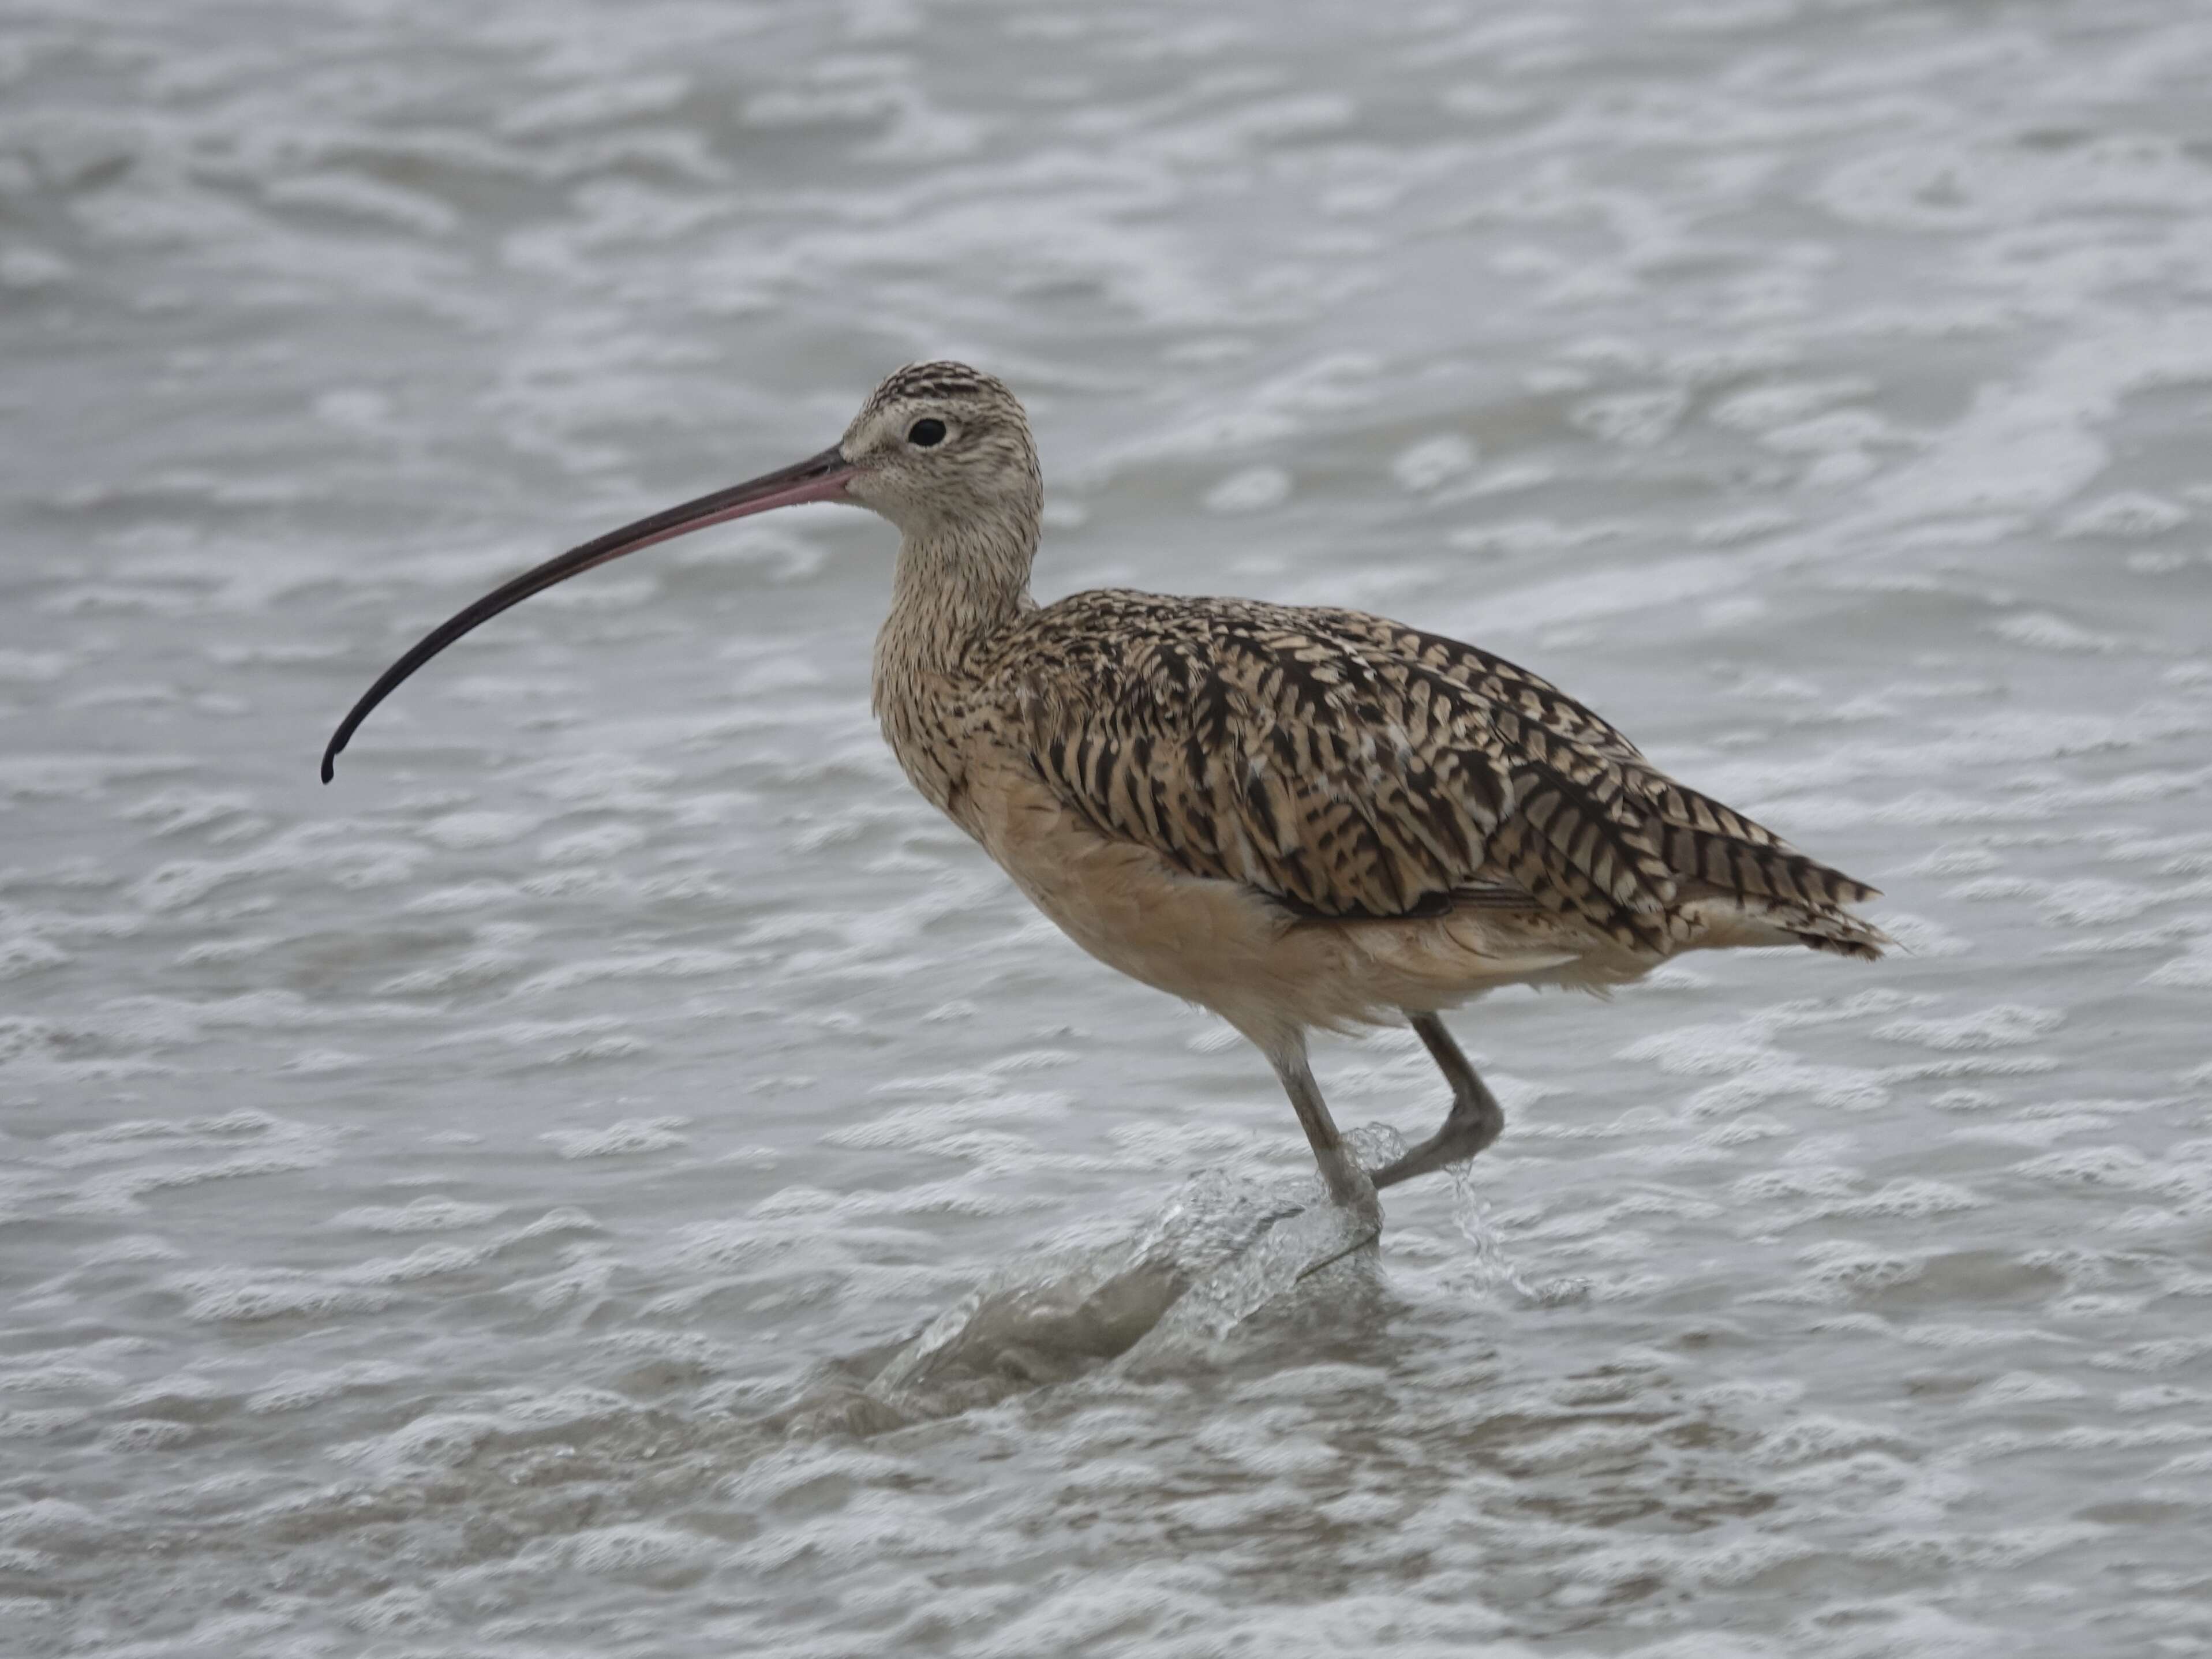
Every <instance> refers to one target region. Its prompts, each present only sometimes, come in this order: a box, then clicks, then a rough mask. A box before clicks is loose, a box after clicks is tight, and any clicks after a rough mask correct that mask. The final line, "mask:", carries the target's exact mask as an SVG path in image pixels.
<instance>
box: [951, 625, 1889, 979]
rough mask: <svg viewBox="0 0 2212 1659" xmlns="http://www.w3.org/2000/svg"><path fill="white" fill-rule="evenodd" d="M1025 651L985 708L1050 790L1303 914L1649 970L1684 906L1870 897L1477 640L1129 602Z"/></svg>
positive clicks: (1053, 628) (1020, 648)
mask: <svg viewBox="0 0 2212 1659" xmlns="http://www.w3.org/2000/svg"><path fill="white" fill-rule="evenodd" d="M1019 633H1020V635H1021V638H1020V639H1019V641H1018V642H1017V643H1016V645H1015V647H1014V648H1013V649H1012V650H1010V651H1009V652H1008V653H1006V656H1005V657H1004V658H1003V659H1002V664H1003V665H1002V666H1001V667H1000V668H999V669H998V670H997V671H995V672H994V675H993V676H992V678H991V679H990V681H989V683H988V686H987V703H988V704H989V705H990V706H991V708H993V709H994V713H995V714H996V715H997V716H998V718H997V719H996V720H994V724H995V725H998V726H1000V728H1001V731H1002V732H1003V733H1004V735H1005V736H1006V738H1008V739H1009V740H1011V741H1013V742H1016V743H1018V744H1019V745H1021V746H1022V747H1023V748H1024V750H1026V752H1027V755H1028V757H1029V759H1030V763H1031V764H1032V765H1033V766H1034V767H1035V769H1036V773H1037V775H1038V776H1039V777H1041V778H1042V780H1043V781H1045V783H1046V784H1047V785H1048V787H1050V788H1051V789H1052V790H1053V791H1054V793H1056V794H1057V795H1058V796H1059V797H1060V799H1062V800H1063V801H1065V802H1066V804H1067V805H1069V806H1070V807H1071V808H1073V810H1074V811H1078V812H1079V813H1080V814H1081V815H1082V816H1083V817H1085V819H1086V820H1088V821H1089V822H1090V823H1091V825H1092V826H1093V827H1094V828H1096V829H1098V830H1099V831H1100V832H1101V833H1102V834H1104V835H1107V836H1114V837H1115V838H1118V839H1121V840H1126V841H1130V842H1138V843H1140V844H1142V845H1145V846H1147V847H1150V848H1153V849H1154V850H1156V851H1158V853H1160V854H1163V855H1164V856H1165V857H1166V858H1167V859H1169V860H1170V861H1172V862H1173V863H1175V864H1176V865H1177V866H1180V867H1182V869H1185V870H1187V871H1189V872H1192V873H1193V874H1195V875H1203V876H1212V877H1217V878H1225V879H1229V880H1233V881H1238V882H1242V883H1244V884H1247V885H1249V886H1250V887H1252V888H1254V889H1255V890H1258V891H1260V892H1262V893H1265V894H1267V896H1270V897H1272V898H1273V899H1275V900H1276V901H1278V902H1280V903H1281V904H1283V905H1284V906H1285V908H1288V909H1290V910H1291V911H1293V912H1296V913H1297V914H1300V915H1308V916H1313V917H1317V918H1329V919H1340V920H1352V919H1358V918H1369V917H1374V918H1382V917H1404V916H1421V915H1436V914H1439V913H1441V912H1442V911H1443V910H1445V909H1448V908H1451V907H1452V906H1453V905H1455V904H1459V903H1487V904H1509V905H1510V904H1520V905H1530V904H1534V905H1541V907H1543V908H1547V909H1549V910H1552V911H1553V912H1555V913H1559V914H1561V915H1571V916H1574V917H1577V918H1578V919H1580V920H1581V921H1584V922H1587V923H1589V924H1590V925H1592V926H1594V927H1596V928H1597V929H1599V930H1601V931H1602V932H1603V933H1607V934H1608V935H1610V936H1612V937H1613V938H1614V939H1617V940H1618V941H1619V942H1620V944H1621V945H1625V946H1628V947H1630V948H1633V949H1640V950H1647V951H1648V950H1653V949H1658V950H1664V949H1666V948H1667V947H1668V944H1669V943H1670V942H1680V937H1681V935H1682V931H1683V928H1682V924H1681V923H1680V921H1679V919H1678V918H1677V917H1676V915H1675V914H1674V912H1675V910H1676V907H1677V905H1678V902H1680V900H1681V899H1682V898H1683V897H1684V896H1685V893H1686V888H1692V889H1694V890H1696V891H1697V892H1699V893H1702V892H1704V891H1705V890H1707V889H1708V888H1709V887H1715V886H1718V887H1724V888H1726V889H1727V890H1729V892H1731V893H1734V892H1737V891H1743V892H1748V893H1758V892H1760V891H1762V890H1766V891H1771V893H1773V894H1774V895H1775V896H1777V897H1778V898H1786V899H1788V900H1790V901H1791V902H1792V907H1793V909H1794V908H1796V905H1797V904H1800V903H1802V905H1804V906H1805V907H1807V908H1813V909H1818V908H1826V907H1828V906H1832V905H1833V904H1835V903H1838V902H1851V901H1853V900H1855V899H1857V897H1860V896H1870V895H1871V891H1872V890H1870V889H1867V888H1863V887H1862V886H1860V885H1859V884H1857V883H1853V882H1850V880H1849V879H1848V878H1844V877H1841V876H1837V875H1835V873H1834V872H1827V871H1825V870H1823V869H1822V866H1818V865H1814V864H1813V863H1812V861H1811V860H1807V859H1805V858H1804V857H1803V855H1802V854H1797V853H1796V852H1795V851H1794V849H1792V848H1789V847H1788V846H1787V845H1786V844H1785V843H1784V842H1781V841H1780V840H1778V838H1777V837H1775V836H1772V835H1771V834H1770V833H1769V832H1767V831H1766V830H1765V829H1761V828H1760V827H1759V825H1757V824H1755V823H1751V822H1750V821H1749V820H1748V819H1746V818H1743V817H1741V815H1739V814H1736V813H1734V812H1731V811H1729V810H1728V809H1727V808H1725V807H1723V806H1720V805H1717V803H1714V802H1711V801H1709V800H1707V799H1705V798H1704V797H1702V796H1699V795H1697V794H1695V793H1692V792H1691V791H1689V790H1686V789H1684V788H1682V787H1680V785H1677V784H1675V783H1674V782H1673V781H1671V780H1670V779H1668V778H1667V777H1666V776H1665V775H1663V774H1662V773H1660V772H1659V771H1658V770H1657V769H1656V768H1654V767H1652V766H1651V764H1650V762H1648V761H1646V760H1645V759H1644V757H1643V756H1642V755H1641V754H1640V753H1639V752H1638V750H1637V749H1636V747H1635V745H1634V744H1632V743H1630V742H1629V740H1628V739H1627V738H1626V737H1624V736H1622V735H1621V733H1620V732H1618V731H1616V730H1615V729H1614V728H1613V727H1612V726H1609V725H1607V723H1606V722H1605V721H1603V720H1600V719H1599V718H1598V717H1597V716H1596V715H1595V714H1592V713H1590V711H1589V709H1587V708H1583V706H1582V705H1581V704H1580V703H1577V702H1575V701H1574V700H1573V699H1571V698H1570V697H1567V696H1565V695H1564V694H1562V693H1561V692H1559V690H1556V689H1555V688H1553V686H1551V685H1550V684H1547V682H1545V681H1543V680H1541V679H1540V678H1537V677H1536V676H1534V675H1533V674H1530V673H1528V672H1527V671H1524V670H1522V669H1519V668H1516V667H1515V666H1514V665H1511V664H1510V663H1507V662H1504V661H1503V660H1502V659H1498V658H1495V657H1492V656H1491V655H1489V654H1488V653H1485V652H1481V651H1479V650H1477V649H1475V648H1474V647H1472V646H1468V645H1463V644H1461V643H1460V642H1458V641H1453V640H1448V639H1443V638H1441V637H1439V636H1437V635H1428V634H1423V633H1420V632H1419V631H1418V630H1416V629H1409V628H1406V627H1403V626H1401V625H1400V624H1398V623H1391V622H1388V621H1386V620H1384V619H1383V618H1381V617H1371V616H1368V615H1365V614H1364V613H1361V612H1358V611H1336V610H1328V609H1316V608H1304V607H1291V606H1281V605H1261V604H1258V603H1255V602H1252V601H1246V600H1235V599H1182V598H1176V597H1168V596H1157V595H1152V594H1144V593H1131V592H1112V591H1108V592H1090V593H1080V594H1077V595H1074V596H1073V598H1071V599H1063V600H1061V601H1060V602H1059V603H1058V604H1056V605H1051V606H1048V607H1047V608H1045V609H1044V610H1042V611H1036V612H1033V613H1031V615H1030V617H1029V618H1027V619H1026V620H1025V622H1024V625H1023V626H1022V628H1021V629H1020V630H1019ZM1808 872H1818V876H1817V877H1815V876H1813V875H1810V874H1808ZM1826 878H1832V884H1840V885H1832V884H1827V882H1826Z"/></svg>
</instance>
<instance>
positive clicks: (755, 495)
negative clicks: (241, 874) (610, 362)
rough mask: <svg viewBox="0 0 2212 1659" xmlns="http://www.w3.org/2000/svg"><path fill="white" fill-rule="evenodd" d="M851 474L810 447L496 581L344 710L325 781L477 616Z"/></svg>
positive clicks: (833, 489) (326, 758) (327, 754)
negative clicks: (370, 724)
mask: <svg viewBox="0 0 2212 1659" xmlns="http://www.w3.org/2000/svg"><path fill="white" fill-rule="evenodd" d="M852 477H853V464H852V463H851V462H850V461H848V460H847V459H845V456H844V452H843V451H842V450H841V449H839V448H838V447H836V445H834V444H833V445H831V446H830V447H829V448H827V449H825V450H823V452H822V453H820V454H819V455H811V456H809V457H808V458H807V459H805V460H803V461H800V462H799V464H798V465H795V466H787V467H785V468H784V469H783V470H782V471H780V472H770V473H768V474H765V475H764V476H763V477H757V478H754V479H751V480H750V481H749V482H747V483H741V484H732V485H731V486H730V488H729V489H718V490H716V491H715V492H714V494H713V495H702V496H701V497H699V499H698V500H697V501H686V502H684V504H683V505H682V506H681V507H670V508H668V509H667V510H666V511H665V512H661V513H654V514H653V516H652V517H651V518H649V519H640V520H638V521H637V522H636V523H635V524H629V525H624V526H623V527H622V528H621V529H620V530H614V531H610V532H607V534H605V535H604V536H602V537H600V538H599V539H598V540H596V541H589V542H586V543H585V544H583V545H582V546H581V547H572V548H570V549H569V550H568V551H567V552H566V553H563V554H562V555H561V556H559V557H558V558H553V559H548V560H546V561H545V562H544V564H541V565H539V566H538V568H536V569H534V570H526V571H524V572H523V573H522V574H520V576H517V577H516V578H515V579H514V580H513V581H511V582H507V583H506V584H504V585H503V586H499V587H495V588H494V589H493V590H492V591H491V592H489V593H487V594H485V595H484V596H483V598H482V599H478V600H477V602H476V603H475V604H474V605H471V606H469V607H468V608H467V609H466V610H465V611H461V612H459V614H458V615H455V616H453V617H447V619H446V620H445V621H444V622H441V623H439V624H438V625H437V626H436V627H435V628H434V629H431V630H430V631H429V632H428V633H427V634H425V635H423V636H422V638H421V639H420V640H418V641H416V642H415V645H414V647H413V648H412V649H410V651H409V652H408V653H407V654H406V655H405V656H404V657H402V658H400V659H399V660H398V662H395V663H394V664H392V666H391V667H389V668H387V669H386V670H385V671H384V672H383V673H381V674H380V675H379V676H378V677H377V680H376V684H374V685H372V686H370V687H369V688H368V690H367V691H365V692H363V693H362V697H361V701H360V702H356V704H354V706H353V707H352V708H349V709H348V710H347V711H346V717H345V718H344V719H343V720H340V721H339V722H338V729H337V731H335V732H332V733H331V741H330V744H329V746H328V747H326V748H325V750H323V781H324V782H325V783H328V782H329V781H331V773H332V772H333V771H335V770H336V769H337V757H338V751H339V750H342V749H343V748H344V747H345V746H346V744H347V742H348V741H349V739H351V738H352V737H353V734H354V732H356V730H357V729H358V728H359V727H360V726H361V723H362V721H363V720H367V719H368V715H369V711H370V710H371V709H373V708H375V707H376V705H377V704H379V703H380V702H383V701H384V700H385V699H386V697H388V696H391V695H392V692H393V691H394V690H398V686H399V683H400V682H401V681H402V680H404V679H405V678H407V677H408V676H409V675H410V674H411V673H413V672H414V671H416V669H418V668H420V667H421V666H422V665H423V664H424V663H426V662H428V661H429V660H430V659H431V658H433V657H435V656H436V655H437V654H438V653H440V652H441V651H443V650H444V649H445V648H446V647H447V646H449V645H451V644H452V643H453V641H455V640H458V639H459V638H460V637H461V635H464V634H465V633H467V632H468V631H469V630H470V629H473V628H474V627H476V626H477V624H478V623H485V622H489V621H490V620H491V619H492V618H493V617H496V616H497V615H499V613H500V612H501V611H505V610H506V609H507V608H508V607H509V606H510V605H520V604H521V603H522V602H523V601H524V600H525V599H528V598H529V597H530V596H531V595H532V593H542V592H544V591H545V590H546V589H547V588H549V587H550V586H553V585H554V584H555V583H556V582H564V581H566V580H568V578H569V577H571V576H574V575H577V574H580V573H582V572H584V571H586V570H591V569H593V568H597V567H598V566H599V565H603V564H605V563H607V562H610V561H611V560H615V559H619V558H620V557H622V556H623V554H625V553H635V552H636V551H637V550H638V549H640V548H641V547H651V546H652V545H653V544H654V543H655V542H665V541H668V540H671V539H672V538H675V537H678V536H685V535H689V534H690V532H693V531H695V530H704V529H705V528H707V526H709V525H715V524H726V523H728V522H729V521H730V520H732V519H742V518H744V517H745V516H746V515H748V514H749V513H765V512H767V511H769V509H770V508H771V507H796V506H798V505H799V503H800V502H801V501H836V499H837V498H838V497H840V496H842V495H844V493H845V486H846V485H847V484H848V483H851V482H852Z"/></svg>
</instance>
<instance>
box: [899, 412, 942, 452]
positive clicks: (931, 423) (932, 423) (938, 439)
mask: <svg viewBox="0 0 2212 1659" xmlns="http://www.w3.org/2000/svg"><path fill="white" fill-rule="evenodd" d="M906 441H908V443H910V444H912V445H914V446H915V447H916V448H918V449H927V448H928V447H930V446H931V445H932V444H941V443H943V442H944V441H945V422H942V421H940V420H939V419H937V418H936V417H935V416H931V417H930V418H929V419H927V420H926V421H916V422H915V423H914V424H913V425H912V426H910V427H908V428H907V429H906Z"/></svg>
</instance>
